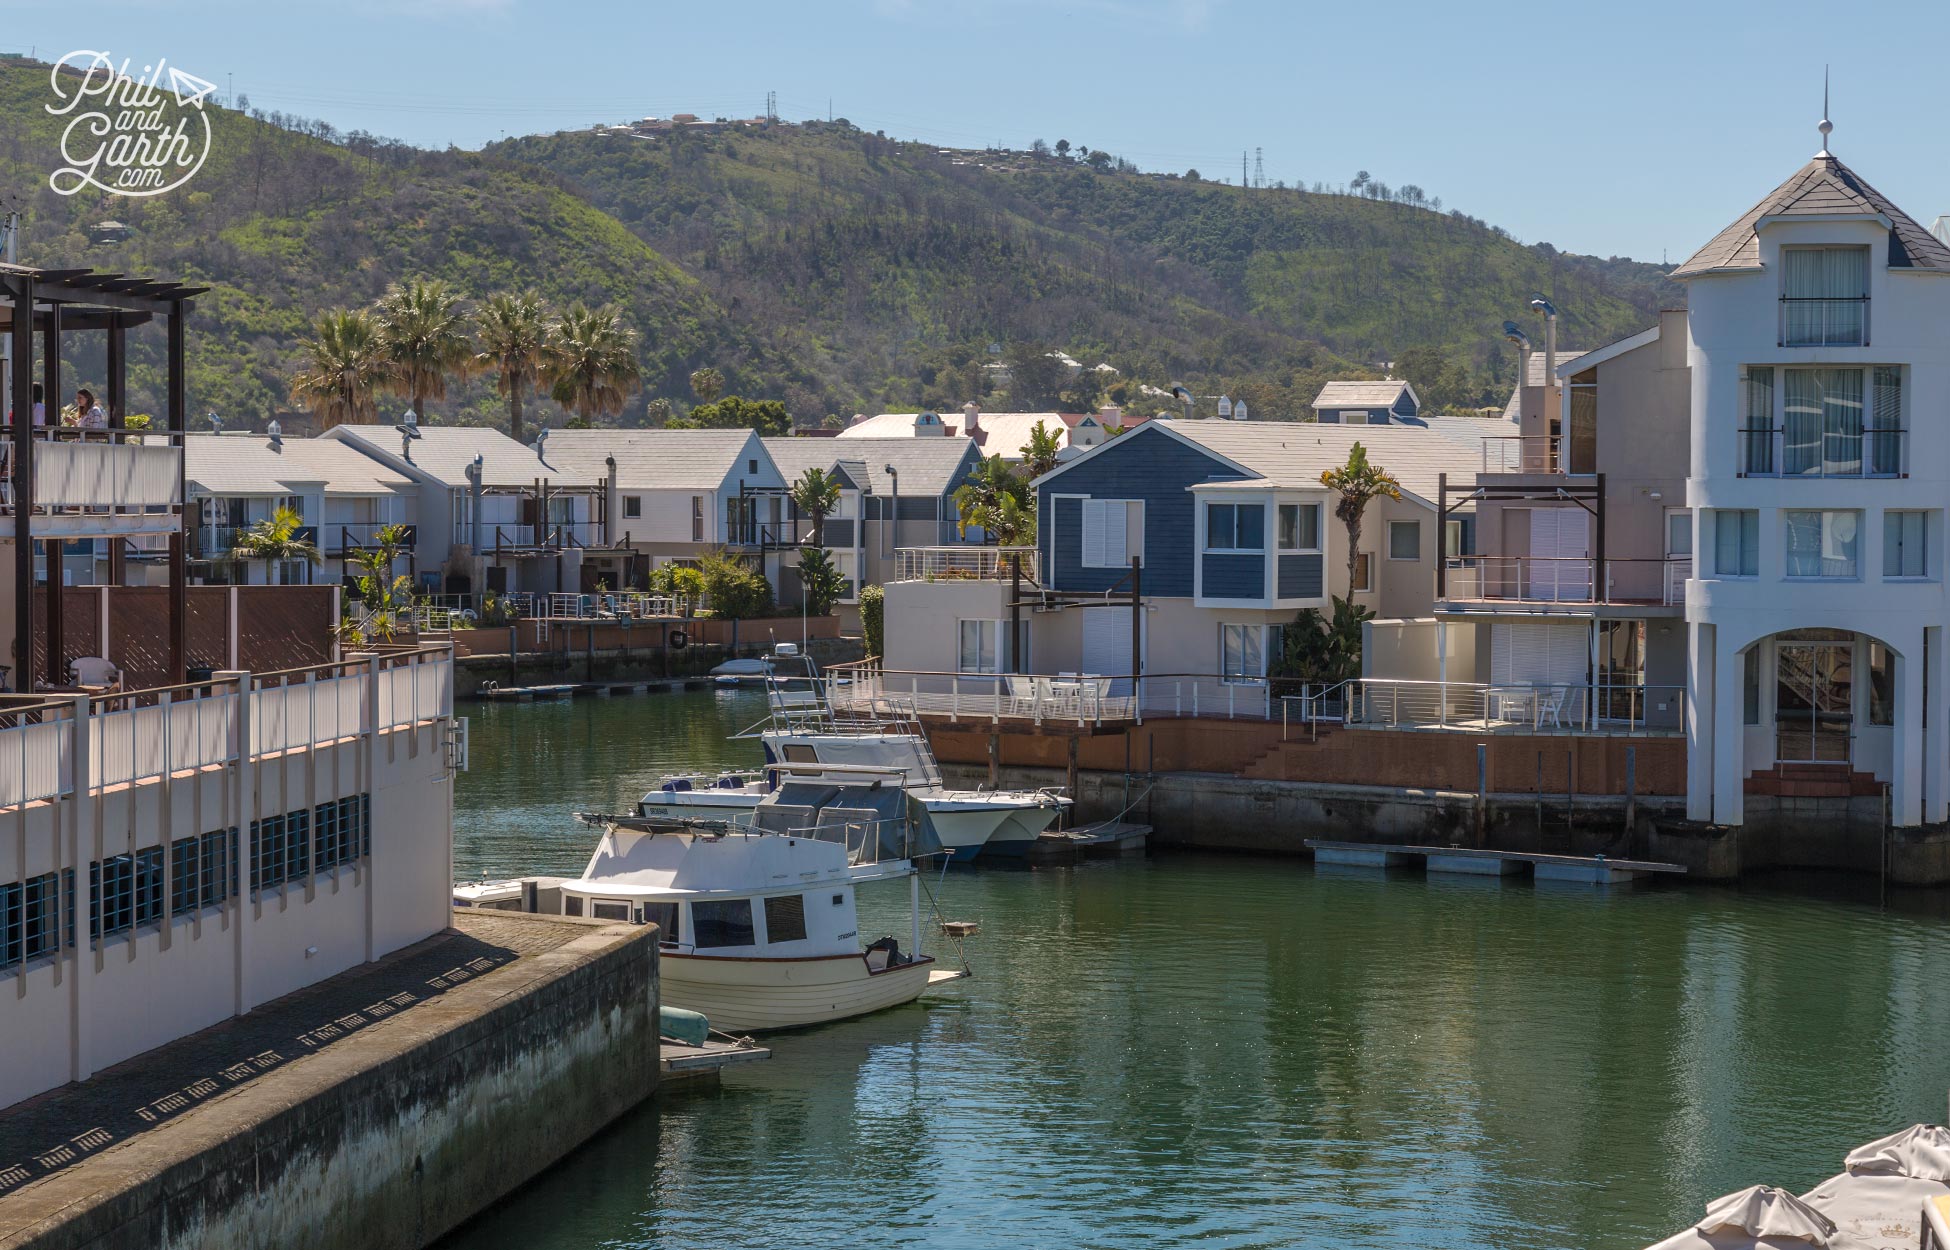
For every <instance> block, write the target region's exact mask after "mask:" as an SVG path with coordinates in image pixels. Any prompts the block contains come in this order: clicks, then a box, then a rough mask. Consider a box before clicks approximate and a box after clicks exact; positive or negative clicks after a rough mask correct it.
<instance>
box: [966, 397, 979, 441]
mask: <svg viewBox="0 0 1950 1250" xmlns="http://www.w3.org/2000/svg"><path fill="white" fill-rule="evenodd" d="M961 432H962V433H963V434H966V435H968V437H970V438H974V437H975V436H976V435H977V434H980V433H981V432H982V406H981V405H980V404H977V403H966V404H963V405H962V406H961Z"/></svg>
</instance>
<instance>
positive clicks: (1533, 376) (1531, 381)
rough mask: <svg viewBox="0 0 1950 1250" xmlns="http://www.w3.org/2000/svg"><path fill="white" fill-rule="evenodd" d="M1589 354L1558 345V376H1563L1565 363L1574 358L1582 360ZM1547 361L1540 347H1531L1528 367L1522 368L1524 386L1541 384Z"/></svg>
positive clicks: (1545, 372)
mask: <svg viewBox="0 0 1950 1250" xmlns="http://www.w3.org/2000/svg"><path fill="white" fill-rule="evenodd" d="M1589 354H1590V353H1589V352H1567V351H1565V350H1564V349H1563V348H1561V347H1560V348H1559V349H1558V351H1557V373H1558V376H1559V377H1562V376H1564V366H1565V365H1568V364H1570V363H1571V362H1572V361H1574V360H1583V359H1584V358H1585V357H1586V356H1587V355H1589ZM1548 363H1549V362H1547V361H1546V360H1545V359H1544V352H1543V349H1542V348H1534V349H1532V351H1531V353H1530V367H1529V368H1527V369H1525V370H1524V377H1523V384H1524V385H1525V386H1542V385H1543V384H1544V379H1545V377H1546V374H1547V371H1546V369H1545V365H1546V364H1548Z"/></svg>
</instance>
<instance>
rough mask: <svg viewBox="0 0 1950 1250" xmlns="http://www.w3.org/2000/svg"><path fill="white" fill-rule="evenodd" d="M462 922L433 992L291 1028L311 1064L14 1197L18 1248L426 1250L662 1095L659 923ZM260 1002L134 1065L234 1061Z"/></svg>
mask: <svg viewBox="0 0 1950 1250" xmlns="http://www.w3.org/2000/svg"><path fill="white" fill-rule="evenodd" d="M457 924H459V925H460V926H461V928H462V933H461V934H460V935H456V936H454V937H450V938H448V939H445V940H447V941H449V942H453V943H457V944H458V943H462V942H465V943H468V945H465V946H461V945H456V946H455V948H454V949H453V950H451V951H443V952H439V953H438V954H436V956H435V958H436V963H437V964H438V966H442V967H444V966H445V960H446V959H447V958H456V959H462V960H464V957H465V956H466V955H467V954H468V953H474V954H475V958H474V959H473V960H471V961H464V962H459V963H456V965H455V966H454V967H453V968H451V969H448V970H447V971H444V972H440V973H438V974H437V975H436V976H435V977H433V978H430V979H429V978H425V977H424V973H425V971H426V969H425V968H423V967H422V968H418V969H417V970H415V971H412V972H411V973H410V975H411V976H412V977H415V978H420V980H419V981H417V982H415V983H416V984H419V985H420V987H421V1001H417V1002H415V1003H413V1004H412V1005H411V1006H410V1007H408V1008H406V1009H403V1010H400V1011H399V1012H398V1013H397V1014H396V1015H392V1016H391V1018H387V1019H381V1020H377V1021H371V1022H368V1023H365V1024H364V1025H363V1026H360V1027H358V1028H357V1030H356V1031H354V1032H350V1033H348V1034H345V1035H343V1036H336V1037H332V1040H330V1041H329V1044H319V1043H318V1042H317V1041H316V1040H315V1041H314V1043H313V1044H314V1045H317V1049H316V1050H313V1051H311V1052H309V1053H305V1052H303V1050H302V1047H301V1046H300V1043H302V1042H303V1041H304V1040H305V1039H304V1038H300V1039H299V1040H298V1041H297V1042H293V1041H291V1040H289V1039H288V1038H287V1039H285V1040H284V1041H283V1042H282V1045H281V1046H280V1047H279V1048H277V1049H273V1050H271V1051H267V1052H266V1053H269V1054H273V1055H275V1054H277V1052H278V1050H292V1049H298V1050H300V1054H299V1056H298V1057H297V1058H295V1059H294V1060H292V1061H290V1062H288V1063H284V1064H283V1065H282V1066H273V1067H269V1068H268V1070H267V1071H266V1072H265V1073H264V1074H263V1075H262V1076H258V1077H255V1078H249V1077H247V1078H245V1079H244V1083H242V1084H239V1085H237V1086H235V1087H234V1088H229V1089H227V1090H223V1091H221V1092H217V1093H214V1094H211V1095H210V1096H209V1097H208V1101H206V1102H203V1103H201V1104H199V1105H194V1106H193V1107H191V1108H190V1109H189V1110H185V1111H182V1112H181V1113H180V1114H175V1115H174V1117H173V1118H168V1119H166V1120H163V1121H162V1122H161V1123H159V1124H157V1125H156V1126H155V1127H152V1128H146V1129H138V1130H137V1131H136V1132H134V1133H133V1134H132V1135H130V1136H129V1137H128V1138H127V1139H126V1140H122V1141H119V1142H117V1143H115V1144H113V1145H111V1146H108V1147H106V1148H103V1149H102V1150H101V1152H100V1153H98V1154H95V1155H93V1156H92V1157H89V1158H85V1159H83V1160H82V1161H80V1162H78V1163H75V1164H73V1165H71V1166H68V1167H66V1168H65V1169H64V1170H60V1171H57V1172H52V1173H51V1174H50V1175H48V1176H47V1177H46V1179H43V1180H39V1181H36V1182H34V1183H32V1184H29V1185H27V1186H24V1187H22V1188H20V1189H18V1190H15V1191H13V1192H11V1193H9V1194H7V1196H6V1197H4V1198H0V1247H5V1248H7V1250H11V1248H13V1247H28V1246H32V1247H37V1248H41V1247H45V1248H47V1250H82V1248H86V1250H137V1248H138V1247H140V1248H143V1250H151V1248H163V1250H175V1248H178V1247H180V1248H182V1250H191V1248H192V1247H197V1248H210V1247H215V1248H219V1250H226V1248H231V1247H235V1248H236V1250H243V1248H245V1247H263V1246H277V1247H281V1248H289V1250H419V1248H420V1247H423V1246H426V1245H427V1244H429V1243H431V1242H432V1241H434V1240H435V1239H436V1238H438V1237H440V1236H441V1235H442V1234H444V1233H446V1232H448V1231H450V1230H452V1229H454V1228H455V1227H457V1226H458V1225H460V1224H461V1223H462V1222H463V1221H465V1220H467V1219H468V1218H469V1217H471V1216H473V1215H475V1214H477V1213H479V1212H480V1211H481V1210H482V1209H484V1208H485V1207H487V1206H488V1205H489V1204H490V1203H492V1202H494V1201H495V1200H497V1199H499V1198H501V1197H503V1196H505V1195H506V1194H508V1193H509V1192H511V1191H512V1190H514V1189H515V1188H516V1187H517V1186H519V1185H520V1184H522V1183H523V1182H525V1181H527V1180H528V1179H530V1178H531V1177H533V1176H535V1175H536V1174H537V1173H539V1172H540V1171H542V1170H543V1169H544V1168H547V1167H548V1166H550V1165H551V1164H553V1163H555V1162H556V1161H557V1160H559V1159H561V1158H562V1157H563V1156H564V1155H566V1154H567V1153H568V1152H569V1151H571V1150H572V1149H574V1148H575V1147H576V1146H578V1145H580V1144H581V1143H582V1142H583V1141H585V1140H587V1139H588V1138H589V1137H590V1136H591V1135H592V1134H593V1133H595V1132H596V1131H597V1130H598V1129H600V1128H602V1127H603V1126H604V1125H606V1124H608V1123H609V1122H610V1121H611V1120H612V1119H614V1118H615V1117H616V1116H617V1115H619V1114H621V1113H622V1112H624V1111H626V1110H628V1109H629V1108H630V1107H633V1106H635V1105H636V1104H637V1103H639V1102H641V1101H642V1100H643V1099H644V1098H645V1097H647V1096H649V1095H650V1094H652V1093H653V1092H654V1091H655V1089H656V1085H657V1071H658V1040H657V1034H658V1028H657V944H656V931H655V929H654V928H651V927H637V926H627V925H614V924H604V923H600V922H593V921H587V922H576V921H564V920H562V919H560V918H552V917H530V916H516V915H511V914H507V913H498V912H487V913H474V914H471V915H470V914H466V913H461V914H459V915H457ZM442 940H443V939H440V938H436V939H433V940H432V941H433V942H435V943H438V942H440V941H442ZM414 949H415V950H418V949H419V948H414ZM497 952H498V953H499V954H497ZM503 956H505V959H503ZM497 961H499V962H498V963H497ZM474 968H479V969H481V971H479V972H478V973H470V971H469V970H470V969H474ZM347 975H348V976H349V975H353V974H347ZM369 975H370V974H369ZM435 982H438V983H439V985H438V986H437V987H435V988H431V989H430V988H428V987H434V985H435ZM330 984H331V983H330V982H326V983H324V985H323V986H321V987H314V989H323V988H324V987H325V986H329V985H330ZM309 992H310V991H306V992H305V993H309ZM369 992H371V991H370V990H363V991H362V993H369ZM301 996H302V995H294V996H293V998H294V999H296V998H300V997H301ZM406 997H412V995H411V994H410V993H408V994H407V995H406ZM384 1001H387V1000H381V1002H382V1003H383V1002H384ZM377 1008H378V1004H375V1006H374V1007H368V1008H366V1009H365V1011H366V1013H367V1014H372V1013H374V1012H375V1011H376V1010H377ZM256 1015H257V1013H252V1015H251V1016H246V1017H243V1018H241V1019H240V1020H238V1021H236V1022H233V1024H232V1025H229V1026H221V1027H220V1028H218V1029H213V1030H208V1031H206V1033H204V1034H198V1035H196V1037H194V1038H189V1039H184V1041H182V1042H178V1043H172V1044H171V1046H170V1047H165V1048H163V1050H162V1051H158V1052H151V1054H149V1055H144V1056H139V1057H137V1058H136V1059H134V1060H131V1061H130V1062H129V1063H128V1064H126V1065H123V1066H124V1068H126V1069H130V1070H131V1071H130V1073H129V1074H127V1075H126V1076H125V1077H124V1078H123V1079H125V1080H129V1081H134V1080H138V1079H142V1078H143V1077H144V1076H145V1075H146V1073H144V1071H143V1069H142V1065H144V1064H145V1063H146V1064H149V1065H150V1067H151V1069H154V1068H158V1067H165V1068H166V1067H168V1066H169V1065H172V1064H175V1065H178V1066H179V1067H181V1068H186V1069H188V1070H195V1065H196V1062H197V1060H196V1059H195V1057H194V1056H193V1055H192V1057H191V1058H190V1059H189V1060H188V1062H185V1056H184V1055H183V1054H182V1053H180V1051H181V1048H184V1047H189V1048H191V1049H192V1051H194V1048H195V1047H198V1046H201V1047H202V1048H203V1049H204V1050H205V1051H207V1052H208V1054H209V1061H216V1060H217V1059H219V1058H220V1057H227V1056H226V1055H224V1054H223V1052H224V1049H225V1046H226V1044H228V1043H229V1042H230V1041H231V1039H229V1038H228V1037H227V1036H226V1034H227V1032H229V1031H234V1030H248V1029H249V1028H250V1027H251V1024H252V1021H253V1018H254V1017H255V1016H256ZM348 1027H350V1026H349V1025H348ZM306 1036H308V1037H311V1038H313V1039H318V1038H320V1037H321V1036H331V1035H330V1032H329V1026H327V1028H326V1029H321V1030H317V1031H314V1032H312V1033H309V1034H307V1035H306ZM249 1044H250V1045H258V1044H261V1043H260V1042H258V1041H255V1040H253V1041H251V1042H250V1043H249ZM166 1052H177V1053H166ZM227 1074H228V1073H226V1075H227ZM115 1079H116V1077H115V1072H114V1071H112V1072H111V1073H109V1074H104V1077H98V1078H97V1082H100V1081H107V1082H109V1084H108V1085H106V1086H103V1087H102V1088H101V1089H100V1090H99V1091H98V1090H97V1088H96V1087H97V1082H89V1083H87V1084H85V1085H82V1086H72V1087H69V1088H68V1089H67V1090H63V1091H56V1092H55V1093H54V1094H52V1095H49V1096H48V1097H49V1098H52V1099H61V1098H68V1099H72V1100H76V1101H77V1103H79V1104H80V1105H77V1106H76V1107H75V1108H74V1109H73V1110H74V1114H75V1115H76V1116H80V1115H84V1114H86V1113H87V1111H88V1108H87V1106H86V1104H85V1103H82V1102H81V1101H80V1100H83V1099H86V1098H89V1097H95V1098H97V1100H99V1097H100V1094H101V1093H105V1092H108V1091H109V1090H112V1089H113V1084H112V1082H113V1081H114V1080H115ZM216 1084H221V1082H216ZM157 1105H162V1104H157ZM53 1109H55V1110H58V1109H59V1105H58V1104H56V1105H55V1107H54V1108H53ZM9 1114H10V1115H11V1114H13V1112H12V1110H11V1109H10V1111H9ZM87 1127H88V1126H87V1124H85V1123H78V1126H77V1131H80V1130H83V1129H86V1128H87Z"/></svg>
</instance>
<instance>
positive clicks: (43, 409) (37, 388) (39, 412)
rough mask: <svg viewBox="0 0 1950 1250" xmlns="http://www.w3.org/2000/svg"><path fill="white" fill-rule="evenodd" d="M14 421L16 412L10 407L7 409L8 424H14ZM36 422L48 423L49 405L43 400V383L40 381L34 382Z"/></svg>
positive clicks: (36, 423) (40, 423)
mask: <svg viewBox="0 0 1950 1250" xmlns="http://www.w3.org/2000/svg"><path fill="white" fill-rule="evenodd" d="M13 423H14V413H13V410H12V409H11V408H10V409H8V410H7V424H8V425H12V424H13ZM34 424H35V425H46V424H47V405H46V404H44V403H42V402H41V384H40V383H39V382H36V383H34Z"/></svg>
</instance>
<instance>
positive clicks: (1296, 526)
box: [1273, 500, 1323, 555]
mask: <svg viewBox="0 0 1950 1250" xmlns="http://www.w3.org/2000/svg"><path fill="white" fill-rule="evenodd" d="M1288 508H1295V509H1299V510H1301V511H1311V512H1312V513H1313V514H1314V541H1313V544H1312V545H1311V546H1309V545H1308V544H1306V543H1303V542H1300V541H1299V538H1300V529H1301V525H1300V520H1299V517H1298V516H1296V517H1295V518H1294V522H1293V530H1294V545H1293V546H1291V547H1289V546H1287V545H1286V544H1285V543H1283V542H1281V541H1280V513H1281V512H1284V511H1285V510H1286V509H1288ZM1322 514H1323V509H1322V508H1321V505H1320V503H1319V502H1318V501H1315V502H1311V503H1309V502H1305V501H1301V500H1288V501H1286V502H1284V503H1276V504H1275V505H1274V508H1273V545H1274V548H1275V549H1276V550H1277V551H1279V553H1280V554H1281V555H1314V554H1318V553H1319V552H1320V549H1321V542H1320V531H1321V523H1322Z"/></svg>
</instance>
